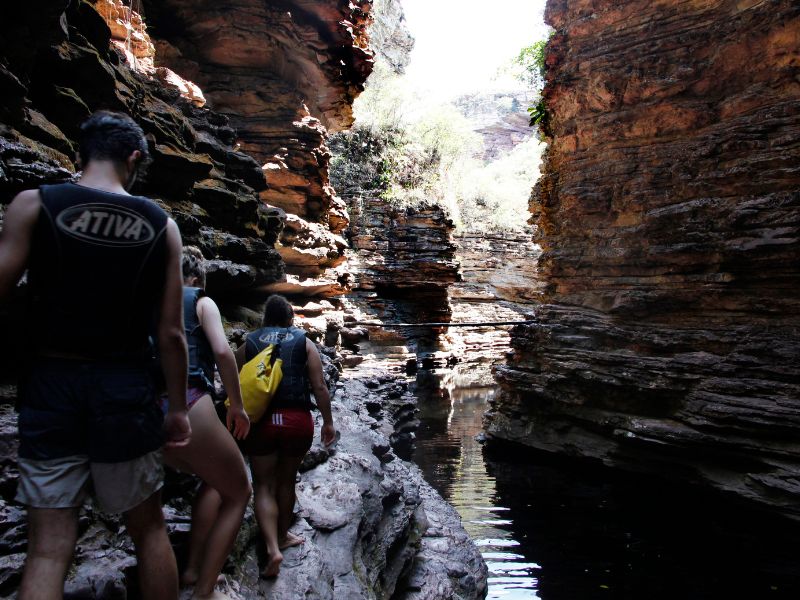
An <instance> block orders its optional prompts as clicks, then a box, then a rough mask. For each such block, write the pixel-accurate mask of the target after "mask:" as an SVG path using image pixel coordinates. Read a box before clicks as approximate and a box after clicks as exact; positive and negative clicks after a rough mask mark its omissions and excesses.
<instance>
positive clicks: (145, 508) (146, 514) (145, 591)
mask: <svg viewBox="0 0 800 600" xmlns="http://www.w3.org/2000/svg"><path fill="white" fill-rule="evenodd" d="M123 516H124V518H125V526H126V527H127V528H128V533H129V534H130V536H131V538H133V543H134V545H135V546H136V560H137V562H138V564H139V587H140V588H141V592H142V593H141V596H142V598H147V599H148V600H177V598H178V566H177V564H176V563H175V554H174V553H173V552H172V546H170V544H169V539H168V538H167V530H166V527H165V526H164V513H163V512H161V492H160V491H158V492H156V493H154V494H153V495H152V496H150V497H149V498H148V499H147V500H145V501H144V502H142V503H141V504H139V505H137V506H135V507H134V508H132V509H131V510H129V511H128V512H126V513H125V514H124V515H123Z"/></svg>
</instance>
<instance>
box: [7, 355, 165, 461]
mask: <svg viewBox="0 0 800 600" xmlns="http://www.w3.org/2000/svg"><path fill="white" fill-rule="evenodd" d="M163 421H164V416H163V414H162V413H161V410H160V409H159V407H158V403H157V402H156V393H155V386H154V384H153V380H152V376H151V374H150V372H149V371H148V369H147V368H146V366H144V365H142V364H139V363H120V362H97V361H95V362H87V361H79V360H68V359H38V360H37V362H36V364H35V365H34V366H33V368H32V369H31V370H30V371H29V373H28V374H27V376H26V377H25V378H24V380H23V382H22V383H21V385H20V390H19V436H20V447H19V455H20V458H24V459H30V460H36V461H43V460H45V461H46V460H53V459H60V458H65V457H70V456H86V457H87V458H88V460H89V461H90V462H92V463H95V462H98V463H120V462H126V461H130V460H133V459H136V458H139V457H141V456H144V455H145V454H148V453H150V452H152V451H154V450H157V449H159V448H160V447H161V446H162V445H163V443H164V438H163V431H162V428H163Z"/></svg>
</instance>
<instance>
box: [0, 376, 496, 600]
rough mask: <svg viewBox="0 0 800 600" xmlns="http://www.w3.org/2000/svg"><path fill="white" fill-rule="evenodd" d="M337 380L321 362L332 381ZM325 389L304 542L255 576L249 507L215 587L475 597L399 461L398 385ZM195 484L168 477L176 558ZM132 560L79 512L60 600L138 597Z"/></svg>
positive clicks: (6, 422)
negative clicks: (328, 441) (324, 437)
mask: <svg viewBox="0 0 800 600" xmlns="http://www.w3.org/2000/svg"><path fill="white" fill-rule="evenodd" d="M335 373H336V369H335V368H333V367H332V365H330V363H328V367H327V374H328V376H329V377H330V380H331V381H332V380H333V378H335V376H336V375H335ZM334 386H335V387H334ZM331 387H332V388H334V400H333V413H334V419H335V422H336V425H337V428H338V429H339V430H340V431H341V434H342V436H341V440H340V441H339V443H338V445H337V446H336V448H335V449H334V450H332V451H327V450H325V449H324V448H323V447H321V446H319V445H318V442H317V444H316V445H315V446H314V447H313V448H312V450H311V451H310V453H309V454H308V455H307V456H306V460H305V462H304V464H303V466H302V467H301V471H302V472H301V475H300V477H299V481H298V484H297V496H298V499H297V505H296V517H297V519H296V521H295V524H294V525H293V527H292V532H294V533H296V534H297V535H300V536H302V537H304V538H305V543H304V544H303V545H302V546H299V547H296V548H290V549H289V550H287V551H286V553H285V559H284V562H283V566H282V568H281V573H280V575H279V577H277V578H276V579H274V580H264V579H261V578H259V564H260V562H259V561H261V560H263V557H264V553H263V546H262V545H261V542H260V536H259V534H258V528H257V526H256V524H255V517H254V515H253V512H252V510H251V509H248V512H247V514H246V515H245V525H244V527H243V528H242V531H241V533H240V536H239V539H238V540H237V543H236V546H235V548H234V551H233V553H232V555H231V558H230V560H229V561H228V565H227V567H226V569H225V571H224V573H225V583H224V584H223V585H222V589H223V590H224V591H225V592H226V593H228V594H229V595H230V596H231V598H233V599H234V600H236V599H239V600H250V599H252V598H268V599H272V600H279V599H285V600H294V599H296V598H298V597H303V598H314V599H340V598H347V599H348V600H349V599H354V600H356V599H378V598H383V599H388V598H394V599H398V600H451V599H463V600H468V599H470V600H471V599H477V598H483V597H484V596H485V594H486V589H487V569H486V565H485V564H484V562H483V559H482V558H481V556H480V553H479V552H478V550H477V548H476V547H475V546H474V544H473V543H472V541H471V540H470V539H469V536H468V535H467V533H466V532H465V531H464V529H463V528H462V526H461V520H460V517H459V516H458V514H457V513H456V511H455V510H454V509H453V508H452V507H451V506H450V505H448V504H447V503H446V502H445V501H444V500H442V498H441V497H440V496H439V495H438V494H437V493H436V492H435V491H434V490H433V489H432V488H431V487H430V486H429V485H428V484H427V483H426V482H425V481H424V479H423V477H422V474H421V472H420V470H419V469H418V468H417V467H416V466H415V465H413V464H412V463H409V462H406V461H405V460H403V459H401V458H399V457H398V453H400V454H403V455H405V453H406V452H407V451H408V445H409V443H411V439H412V435H411V431H412V430H413V426H414V425H413V423H414V414H415V411H416V400H415V398H414V397H413V396H412V395H411V394H409V392H408V391H407V389H406V384H405V382H402V381H397V380H396V378H395V376H393V375H390V374H388V373H386V372H383V371H356V372H353V373H352V374H350V375H349V376H348V377H347V378H345V379H343V380H341V381H339V382H338V383H336V384H334V383H331ZM0 392H2V390H0ZM11 392H12V390H9V389H5V392H2V393H3V398H4V402H6V403H5V404H3V405H2V406H0V446H2V447H3V450H4V451H3V453H2V457H3V458H2V463H1V464H0V515H2V525H0V552H1V553H2V554H3V556H2V558H0V597H11V596H12V595H13V592H14V590H15V588H16V587H17V586H18V584H19V577H20V569H21V566H22V563H23V560H24V550H25V536H26V524H25V519H24V510H23V509H22V508H21V507H19V506H17V505H16V504H15V503H14V502H13V500H12V498H13V494H14V488H15V487H16V478H17V473H16V467H15V465H14V459H13V457H14V456H15V455H16V426H15V415H14V412H13V410H12V409H11V406H10V405H9V404H7V402H9V401H10V399H11ZM318 430H319V423H317V431H318ZM317 436H318V433H317ZM191 489H192V485H191V481H190V480H189V479H187V478H185V477H179V476H177V475H176V474H171V475H170V478H169V480H168V484H167V487H166V488H165V494H164V496H165V498H166V506H165V514H166V516H167V522H168V528H169V531H170V535H171V538H172V540H173V542H174V543H175V549H176V553H177V555H178V556H179V557H180V556H183V553H184V551H185V545H186V543H187V541H188V530H189V510H188V508H189V505H190V503H189V496H190V492H188V490H191ZM135 562H136V561H135V558H134V556H133V547H132V545H131V542H130V540H129V538H128V537H127V536H126V535H125V533H124V527H123V526H122V525H121V523H120V521H119V519H118V518H117V517H111V516H109V515H104V514H101V513H98V512H96V511H95V510H93V508H92V507H91V505H87V507H86V510H85V511H84V513H83V514H82V517H81V521H80V539H79V542H78V550H77V554H76V559H75V567H74V569H72V570H71V571H70V575H69V578H68V582H67V587H66V590H67V595H66V597H69V598H73V599H78V598H95V599H97V600H103V599H106V600H111V599H113V598H125V597H131V595H133V596H134V597H135V594H136V592H135V586H136V583H135V582H136V572H135ZM262 566H263V565H262ZM188 595H189V592H186V596H187V597H188Z"/></svg>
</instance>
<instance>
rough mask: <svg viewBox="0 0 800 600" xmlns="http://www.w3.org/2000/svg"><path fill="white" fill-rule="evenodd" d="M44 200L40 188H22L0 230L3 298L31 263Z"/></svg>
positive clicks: (0, 288) (1, 292)
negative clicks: (34, 235)
mask: <svg viewBox="0 0 800 600" xmlns="http://www.w3.org/2000/svg"><path fill="white" fill-rule="evenodd" d="M41 206H42V200H41V197H40V196H39V190H26V191H24V192H20V193H19V194H17V196H16V197H15V198H14V200H13V201H12V202H11V204H9V205H8V208H7V209H6V215H5V218H4V219H3V230H2V232H0V298H5V297H6V296H8V294H9V293H11V290H12V289H14V286H15V285H16V284H17V282H18V281H19V278H20V277H22V273H24V272H25V268H26V267H27V266H28V256H29V255H30V250H31V239H32V237H33V228H34V226H35V225H36V221H37V219H38V218H39V210H40V209H41Z"/></svg>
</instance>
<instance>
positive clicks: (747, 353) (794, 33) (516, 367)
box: [487, 0, 800, 518]
mask: <svg viewBox="0 0 800 600" xmlns="http://www.w3.org/2000/svg"><path fill="white" fill-rule="evenodd" d="M546 20H547V21H548V23H549V24H550V25H551V26H552V27H554V28H555V32H554V35H553V37H552V38H551V40H550V42H549V44H548V49H547V58H546V62H547V78H546V81H547V83H546V87H545V90H544V101H545V105H546V108H547V118H546V120H545V122H544V125H543V130H544V133H545V135H546V136H547V137H548V141H549V150H548V152H547V157H546V160H545V166H544V169H543V175H542V178H541V180H540V182H539V183H538V184H537V186H536V188H535V190H534V194H533V196H532V198H531V205H530V206H531V211H532V213H533V215H534V221H535V224H536V226H537V228H538V239H537V241H538V242H539V243H540V244H541V246H542V248H543V254H542V257H541V260H540V266H539V269H540V277H541V278H542V280H543V283H544V286H545V287H544V292H545V295H544V298H543V304H542V305H541V306H539V307H538V308H537V309H536V317H535V318H536V320H537V322H536V324H534V325H530V326H520V327H517V328H515V330H514V331H513V332H512V346H513V349H514V350H513V354H512V356H511V357H510V359H509V362H508V363H507V364H506V365H504V366H502V367H500V368H498V369H497V377H498V380H499V381H500V383H501V385H502V388H503V392H502V394H501V395H500V397H499V398H498V399H497V400H496V401H495V403H494V406H493V409H492V411H491V414H490V415H489V418H488V421H487V426H488V432H489V434H490V436H492V437H493V438H496V439H504V440H512V441H515V442H520V443H522V444H527V445H529V446H532V447H534V448H538V449H543V450H547V451H552V452H559V453H564V454H568V455H572V456H580V457H588V458H593V459H598V460H600V461H602V462H603V463H605V464H607V465H613V466H617V467H623V468H628V469H641V470H648V471H656V472H659V473H663V474H665V475H667V476H670V477H675V478H678V479H681V480H686V481H690V482H695V483H701V484H703V485H710V486H712V487H714V488H717V489H719V490H724V491H727V492H732V493H733V494H735V495H738V496H740V497H743V498H746V499H749V500H752V501H754V502H756V503H759V504H761V505H764V506H768V507H770V508H772V509H774V510H777V511H779V512H782V513H784V514H787V515H789V516H792V517H794V518H800V508H798V507H799V506H800V503H798V499H800V481H798V478H797V473H798V471H799V470H800V442H799V441H798V440H800V435H799V434H800V360H799V359H800V295H799V294H798V291H800V268H799V265H800V5H798V4H797V3H796V2H794V1H792V0H777V1H770V2H763V1H756V0H722V1H714V2H712V1H710V0H696V1H693V2H676V1H674V0H656V1H644V0H635V1H633V2H625V3H619V2H611V1H610V0H549V2H548V5H547V10H546Z"/></svg>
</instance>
